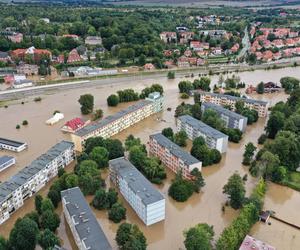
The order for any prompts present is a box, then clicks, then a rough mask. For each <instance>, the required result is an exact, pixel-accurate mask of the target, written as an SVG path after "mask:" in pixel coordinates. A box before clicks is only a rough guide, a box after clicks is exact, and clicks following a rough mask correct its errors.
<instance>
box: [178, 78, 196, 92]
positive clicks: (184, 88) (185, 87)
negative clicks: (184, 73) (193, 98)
mask: <svg viewBox="0 0 300 250" xmlns="http://www.w3.org/2000/svg"><path fill="white" fill-rule="evenodd" d="M178 88H179V93H187V94H189V92H190V91H191V90H192V89H193V85H192V83H191V82H189V81H181V82H180V83H179V84H178Z"/></svg>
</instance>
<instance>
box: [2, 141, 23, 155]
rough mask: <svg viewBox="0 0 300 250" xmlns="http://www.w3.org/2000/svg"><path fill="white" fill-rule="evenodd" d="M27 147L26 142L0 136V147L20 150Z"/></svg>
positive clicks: (15, 150)
mask: <svg viewBox="0 0 300 250" xmlns="http://www.w3.org/2000/svg"><path fill="white" fill-rule="evenodd" d="M26 148H27V143H25V142H19V141H14V140H9V139H5V138H0V149H5V150H10V151H14V152H21V151H23V150H24V149H26Z"/></svg>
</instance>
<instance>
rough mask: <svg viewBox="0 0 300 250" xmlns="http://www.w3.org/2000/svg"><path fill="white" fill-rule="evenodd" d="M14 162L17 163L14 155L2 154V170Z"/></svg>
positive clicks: (0, 159) (0, 160)
mask: <svg viewBox="0 0 300 250" xmlns="http://www.w3.org/2000/svg"><path fill="white" fill-rule="evenodd" d="M14 164H16V159H15V158H14V157H12V156H7V155H4V156H0V172H1V171H3V170H4V169H7V168H9V167H10V166H12V165H14Z"/></svg>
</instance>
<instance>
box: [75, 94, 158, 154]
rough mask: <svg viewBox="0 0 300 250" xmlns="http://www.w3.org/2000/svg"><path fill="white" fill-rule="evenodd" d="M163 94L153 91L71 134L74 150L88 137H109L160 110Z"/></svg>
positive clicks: (80, 149)
mask: <svg viewBox="0 0 300 250" xmlns="http://www.w3.org/2000/svg"><path fill="white" fill-rule="evenodd" d="M162 105H163V96H161V95H160V94H159V93H157V92H154V93H151V94H150V95H149V97H148V98H146V99H145V100H142V101H139V102H137V103H135V104H133V105H131V106H129V107H128V108H126V109H123V110H121V111H119V112H117V113H115V114H114V115H111V116H108V117H106V118H104V119H102V120H99V121H96V122H93V123H90V124H89V125H87V126H85V127H83V128H81V129H79V130H77V131H76V133H74V134H72V135H71V136H72V140H73V142H74V144H75V150H77V151H80V152H81V151H82V149H83V148H82V147H83V143H84V141H85V140H87V139H88V138H90V137H95V136H101V137H103V138H109V137H111V136H113V135H115V134H117V133H119V132H121V131H122V130H124V129H126V128H128V127H130V126H132V125H133V124H135V123H137V122H139V121H141V120H143V119H145V118H146V117H148V116H150V115H152V114H155V113H157V112H159V111H161V110H162Z"/></svg>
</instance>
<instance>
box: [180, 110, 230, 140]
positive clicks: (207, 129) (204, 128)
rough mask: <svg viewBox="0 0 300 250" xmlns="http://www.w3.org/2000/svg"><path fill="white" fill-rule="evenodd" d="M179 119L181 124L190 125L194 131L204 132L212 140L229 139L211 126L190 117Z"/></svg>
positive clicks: (185, 116)
mask: <svg viewBox="0 0 300 250" xmlns="http://www.w3.org/2000/svg"><path fill="white" fill-rule="evenodd" d="M178 119H179V120H180V121H181V122H184V123H187V124H189V125H190V126H192V127H193V128H194V129H197V130H199V131H201V132H203V133H204V134H205V135H208V136H210V137H212V138H215V139H219V138H224V137H228V136H227V135H225V134H223V133H222V132H220V131H218V130H216V129H214V128H212V127H211V126H208V125H207V124H205V123H204V122H202V121H199V120H197V119H195V118H194V117H192V116H190V115H183V116H180V117H178Z"/></svg>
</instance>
